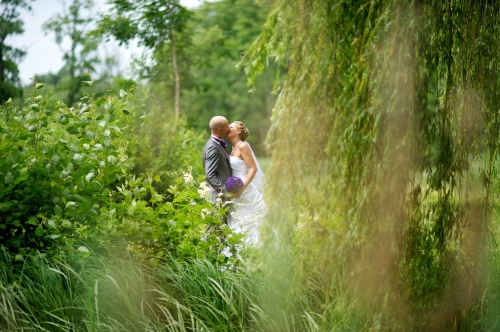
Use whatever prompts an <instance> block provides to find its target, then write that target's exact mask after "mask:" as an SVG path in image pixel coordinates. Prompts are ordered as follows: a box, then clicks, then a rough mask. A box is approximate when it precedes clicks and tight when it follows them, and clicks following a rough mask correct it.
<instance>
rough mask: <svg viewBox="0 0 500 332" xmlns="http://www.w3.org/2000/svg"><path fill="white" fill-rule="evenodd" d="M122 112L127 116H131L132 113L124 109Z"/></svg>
mask: <svg viewBox="0 0 500 332" xmlns="http://www.w3.org/2000/svg"><path fill="white" fill-rule="evenodd" d="M122 112H123V113H124V114H126V115H129V114H130V112H129V111H127V110H126V109H122Z"/></svg>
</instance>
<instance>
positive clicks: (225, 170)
mask: <svg viewBox="0 0 500 332" xmlns="http://www.w3.org/2000/svg"><path fill="white" fill-rule="evenodd" d="M203 168H204V170H205V176H206V180H207V182H208V184H209V185H210V186H211V187H212V188H213V189H215V192H214V193H213V195H212V200H213V201H214V202H215V199H216V198H217V194H218V193H220V192H221V191H222V192H224V193H226V189H225V187H224V185H225V184H226V181H227V179H229V177H230V176H231V175H232V172H231V165H230V164H229V154H228V153H227V151H226V150H225V149H224V148H223V147H222V146H221V145H220V143H219V142H217V141H216V140H215V139H213V138H212V137H210V139H209V140H208V141H207V144H205V148H204V149H203Z"/></svg>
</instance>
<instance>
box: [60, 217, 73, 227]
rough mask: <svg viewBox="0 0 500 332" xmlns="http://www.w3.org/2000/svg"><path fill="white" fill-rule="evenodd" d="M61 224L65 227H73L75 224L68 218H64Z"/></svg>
mask: <svg viewBox="0 0 500 332" xmlns="http://www.w3.org/2000/svg"><path fill="white" fill-rule="evenodd" d="M61 225H62V226H63V227H64V228H71V227H73V225H72V224H71V222H70V221H69V220H67V219H63V220H62V223H61Z"/></svg>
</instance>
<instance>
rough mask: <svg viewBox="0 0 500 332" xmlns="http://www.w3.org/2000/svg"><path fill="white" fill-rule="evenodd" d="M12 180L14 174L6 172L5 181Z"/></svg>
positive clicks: (9, 181)
mask: <svg viewBox="0 0 500 332" xmlns="http://www.w3.org/2000/svg"><path fill="white" fill-rule="evenodd" d="M12 181H14V176H13V175H12V173H11V172H8V173H7V174H6V175H5V183H11V182H12Z"/></svg>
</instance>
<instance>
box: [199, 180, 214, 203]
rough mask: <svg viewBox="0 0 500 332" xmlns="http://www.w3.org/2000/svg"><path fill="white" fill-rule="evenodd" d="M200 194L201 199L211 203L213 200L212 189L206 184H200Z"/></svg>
mask: <svg viewBox="0 0 500 332" xmlns="http://www.w3.org/2000/svg"><path fill="white" fill-rule="evenodd" d="M198 194H199V195H200V197H201V199H204V200H205V201H207V202H210V201H211V198H212V189H211V188H210V187H209V186H207V183H206V182H202V183H200V188H199V189H198Z"/></svg>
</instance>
